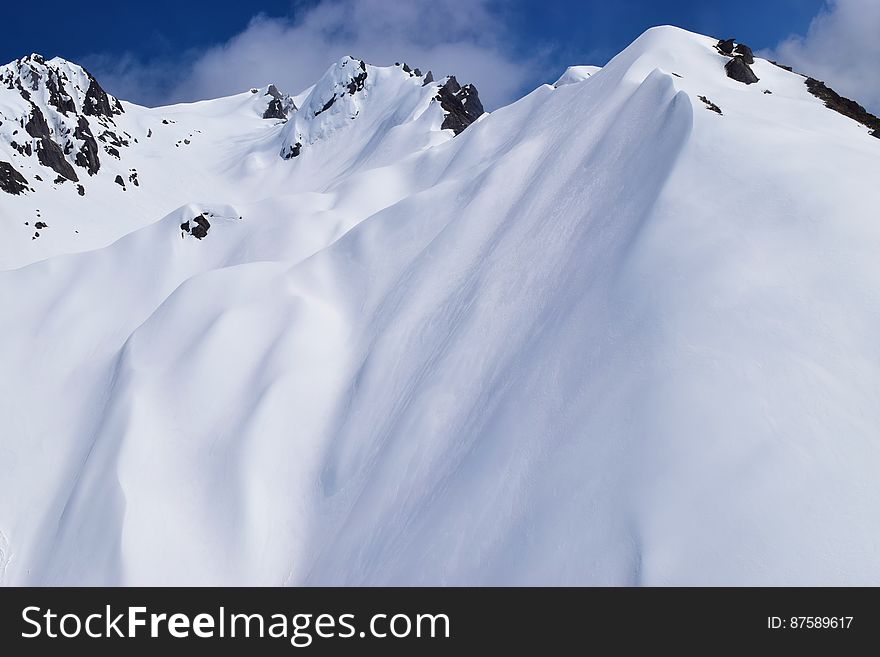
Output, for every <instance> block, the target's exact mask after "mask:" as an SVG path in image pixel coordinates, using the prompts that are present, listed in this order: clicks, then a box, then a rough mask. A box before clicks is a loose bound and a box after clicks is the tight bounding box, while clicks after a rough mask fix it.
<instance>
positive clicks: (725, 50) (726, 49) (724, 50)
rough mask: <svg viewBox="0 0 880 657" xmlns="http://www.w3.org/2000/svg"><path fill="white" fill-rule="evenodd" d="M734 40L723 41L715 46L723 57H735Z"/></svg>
mask: <svg viewBox="0 0 880 657" xmlns="http://www.w3.org/2000/svg"><path fill="white" fill-rule="evenodd" d="M733 43H734V42H733V39H721V40H720V41H719V42H718V43H717V44H715V48H717V49H718V52H720V53H721V54H722V55H727V56H728V57H730V56H731V55H733Z"/></svg>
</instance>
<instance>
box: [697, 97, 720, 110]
mask: <svg viewBox="0 0 880 657" xmlns="http://www.w3.org/2000/svg"><path fill="white" fill-rule="evenodd" d="M699 98H700V100H702V101H703V102H704V103H705V104H706V109H708V110H711V111H713V112H715V113H717V114H721V108H720V107H718V105H716V104H715V103H713V102H712V101H711V100H709V99H708V98H706V97H705V96H699Z"/></svg>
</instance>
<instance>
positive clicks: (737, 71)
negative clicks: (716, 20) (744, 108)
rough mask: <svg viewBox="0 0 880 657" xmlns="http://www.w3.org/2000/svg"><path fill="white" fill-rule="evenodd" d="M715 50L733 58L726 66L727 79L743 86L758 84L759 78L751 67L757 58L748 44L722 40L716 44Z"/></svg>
mask: <svg viewBox="0 0 880 657" xmlns="http://www.w3.org/2000/svg"><path fill="white" fill-rule="evenodd" d="M715 49H716V50H718V52H719V53H721V54H722V55H724V56H725V57H731V58H732V59H731V60H730V61H729V62H727V64H725V65H724V70H725V71H727V77H729V78H731V79H733V80H736V81H737V82H742V83H743V84H754V83H755V82H758V76H757V75H755V72H754V71H753V70H752V69H751V67H750V66H749V64H754V63H755V56H754V54H753V53H752V49H751V48H749V47H748V46H747V45H746V44H744V43H736V42H735V40H734V39H722V40H721V41H719V42H718V43H717V44H715Z"/></svg>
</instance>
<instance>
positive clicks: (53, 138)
mask: <svg viewBox="0 0 880 657" xmlns="http://www.w3.org/2000/svg"><path fill="white" fill-rule="evenodd" d="M0 84H2V85H4V86H5V87H6V89H7V90H8V91H12V92H13V93H16V92H17V94H18V95H19V96H20V97H21V100H23V101H24V102H25V103H26V107H27V109H26V111H24V112H21V110H19V111H20V112H21V116H16V117H13V120H15V121H16V122H18V123H19V125H20V126H21V127H22V128H24V132H26V133H27V136H28V137H30V139H27V138H24V139H23V138H22V136H21V135H19V136H17V137H15V140H13V139H11V138H10V137H11V135H14V134H16V131H12V133H10V132H5V135H4V137H5V139H7V140H8V142H7V143H9V145H10V146H11V147H12V148H14V149H15V150H16V151H17V152H18V153H19V154H20V155H22V156H24V157H35V158H36V160H37V162H38V163H39V164H40V165H42V166H44V167H47V168H49V169H51V170H52V171H54V172H55V173H56V174H58V175H59V176H61V177H63V178H64V179H67V180H72V181H78V179H79V178H78V174H77V172H76V169H77V168H80V167H81V168H82V169H84V170H85V171H86V172H87V173H88V174H89V175H90V176H94V175H96V174H97V173H98V171H99V170H100V168H101V161H100V156H99V154H100V150H99V147H98V142H99V141H104V142H106V141H109V142H110V143H111V144H113V146H114V147H113V148H112V153H111V154H115V155H117V156H118V151H117V150H116V147H123V146H128V145H129V142H128V140H127V139H125V138H123V137H121V136H119V135H117V134H116V132H114V130H117V132H118V129H117V128H116V125H115V123H114V120H113V119H114V117H115V116H117V115H119V114H122V113H123V112H124V110H123V107H122V104H121V103H120V102H119V101H118V100H117V99H116V98H114V97H113V96H110V95H109V94H107V93H106V92H105V91H104V89H102V88H101V85H100V84H99V83H98V81H97V80H95V78H94V77H93V76H92V75H91V74H90V73H89V72H88V71H86V70H85V69H83V68H82V67H80V66H77V65H76V64H71V63H70V62H66V61H64V60H62V59H53V60H48V61H47V60H46V59H45V58H44V57H42V56H41V55H38V54H32V55H29V56H28V57H24V58H22V59H18V60H16V61H14V62H12V63H10V64H7V65H5V66H0ZM18 106H19V107H20V106H21V105H20V101H18ZM90 119H91V122H90ZM96 122H97V123H96ZM96 129H100V134H98V132H97V131H96ZM108 152H111V151H109V150H108Z"/></svg>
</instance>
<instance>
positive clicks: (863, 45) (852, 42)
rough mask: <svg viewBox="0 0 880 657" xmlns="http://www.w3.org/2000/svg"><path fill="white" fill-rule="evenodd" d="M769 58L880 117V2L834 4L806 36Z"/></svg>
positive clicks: (790, 40)
mask: <svg viewBox="0 0 880 657" xmlns="http://www.w3.org/2000/svg"><path fill="white" fill-rule="evenodd" d="M768 56H769V57H771V58H773V59H777V60H778V61H780V62H783V63H785V64H788V65H789V66H793V67H794V69H795V70H796V71H798V72H800V73H804V74H806V75H810V76H812V77H814V78H818V79H821V80H824V81H825V82H827V83H828V85H829V86H830V87H832V88H834V90H835V91H837V92H838V93H840V94H841V95H842V96H846V97H848V98H852V99H853V100H857V101H858V102H860V103H861V104H863V105H865V107H866V108H867V109H868V110H870V111H872V112H873V113H875V114H880V0H829V1H828V2H827V4H826V6H825V7H824V8H823V9H822V11H820V12H819V14H818V15H817V16H816V17H815V18H814V19H813V21H812V22H811V23H810V27H809V29H808V30H807V34H806V35H805V36H791V37H789V38H787V39H785V40H784V41H782V42H781V43H780V44H779V45H778V46H776V48H775V49H774V50H773V51H772V52H770V53H768Z"/></svg>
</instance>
